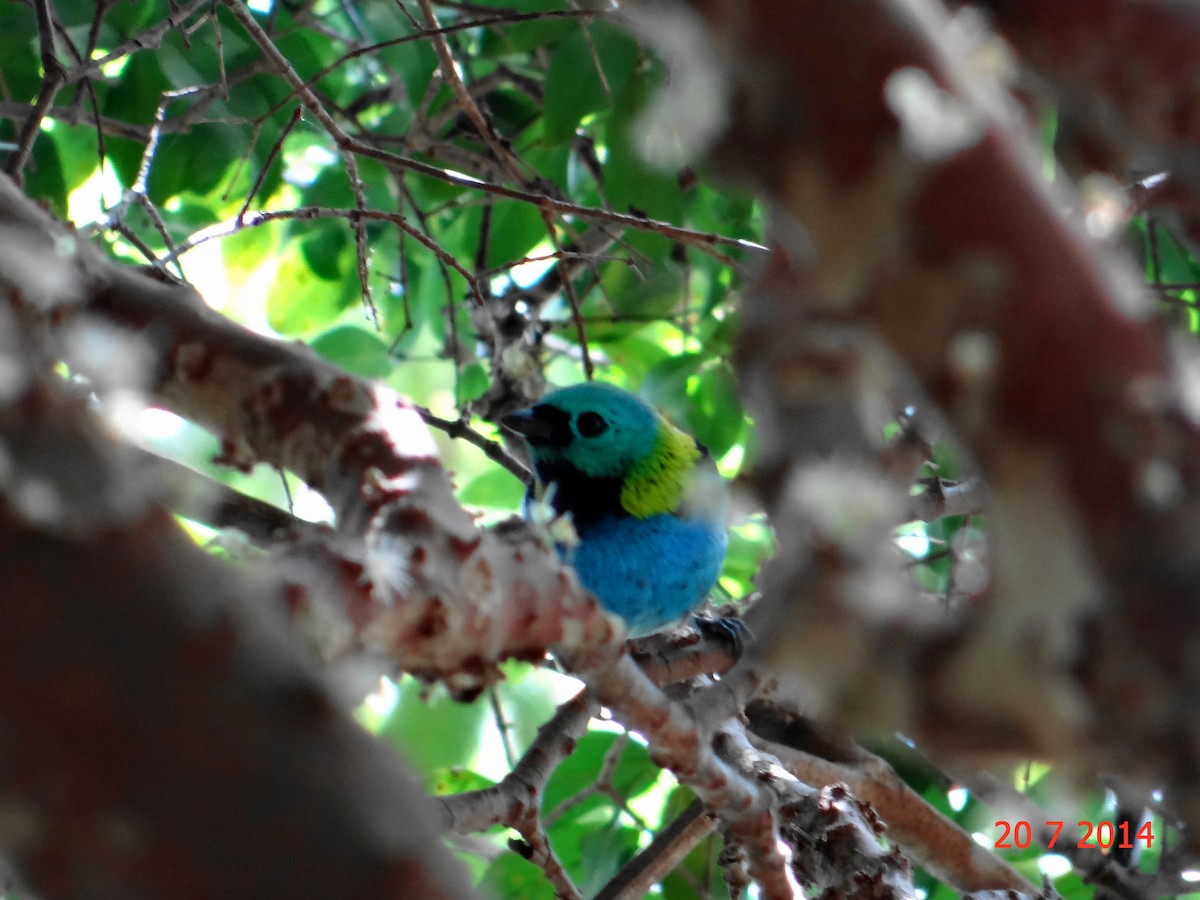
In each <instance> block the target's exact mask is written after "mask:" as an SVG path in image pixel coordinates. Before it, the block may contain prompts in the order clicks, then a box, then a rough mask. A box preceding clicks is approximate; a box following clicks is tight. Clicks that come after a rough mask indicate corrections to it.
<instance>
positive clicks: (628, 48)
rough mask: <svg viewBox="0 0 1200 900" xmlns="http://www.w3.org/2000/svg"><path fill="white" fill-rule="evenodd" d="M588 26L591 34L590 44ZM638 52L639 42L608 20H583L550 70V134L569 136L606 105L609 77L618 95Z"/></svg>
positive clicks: (560, 47) (551, 138) (552, 137)
mask: <svg viewBox="0 0 1200 900" xmlns="http://www.w3.org/2000/svg"><path fill="white" fill-rule="evenodd" d="M584 28H587V29H588V32H589V33H590V35H591V46H589V45H588V40H587V35H585V34H584V30H583V29H584ZM593 48H594V55H593ZM638 54H639V50H638V45H637V42H636V41H634V39H633V38H632V37H630V36H629V34H628V33H627V32H625V31H623V30H620V29H618V28H616V27H614V26H613V25H611V24H609V23H608V22H595V23H593V24H591V25H585V26H583V27H581V28H580V29H579V30H578V31H576V32H575V33H573V34H569V35H567V37H565V38H564V39H563V40H562V42H561V43H560V44H559V45H558V47H557V48H556V49H555V51H554V54H553V55H552V56H551V57H550V65H549V67H548V68H547V70H546V96H545V101H544V107H545V116H546V139H547V140H549V141H552V142H554V143H561V142H563V141H566V140H569V139H570V138H571V136H572V135H573V134H574V133H575V128H576V126H578V125H579V122H580V120H581V119H582V118H583V117H584V116H586V115H588V114H589V113H593V112H596V111H597V110H599V109H602V108H603V107H605V106H606V105H608V103H609V102H610V100H609V93H608V92H606V91H605V81H607V85H608V90H609V91H611V92H612V93H613V94H619V93H620V92H621V91H622V89H623V88H624V87H625V83H626V81H628V79H629V76H630V75H631V74H632V73H633V70H634V67H635V66H636V65H637V60H638ZM597 62H598V63H599V67H600V69H597ZM600 70H603V74H604V80H602V79H601V74H600Z"/></svg>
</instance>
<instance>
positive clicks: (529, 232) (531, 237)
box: [487, 200, 546, 269]
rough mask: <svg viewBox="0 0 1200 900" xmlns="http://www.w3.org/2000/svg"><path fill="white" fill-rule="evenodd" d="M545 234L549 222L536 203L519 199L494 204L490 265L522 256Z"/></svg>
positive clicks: (512, 260)
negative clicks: (544, 218)
mask: <svg viewBox="0 0 1200 900" xmlns="http://www.w3.org/2000/svg"><path fill="white" fill-rule="evenodd" d="M544 237H546V223H545V221H544V220H543V219H542V214H541V212H540V211H539V210H538V208H537V207H536V206H533V205H532V204H529V203H522V202H521V201H519V200H501V201H499V202H498V203H496V204H494V205H493V206H492V221H491V228H490V229H489V231H488V247H487V267H488V268H489V269H492V268H495V267H497V266H500V265H503V264H504V263H506V262H515V261H516V260H519V259H522V258H523V257H525V256H526V255H528V253H529V251H530V250H532V249H533V248H534V246H535V245H536V244H537V243H538V241H540V240H541V239H542V238H544Z"/></svg>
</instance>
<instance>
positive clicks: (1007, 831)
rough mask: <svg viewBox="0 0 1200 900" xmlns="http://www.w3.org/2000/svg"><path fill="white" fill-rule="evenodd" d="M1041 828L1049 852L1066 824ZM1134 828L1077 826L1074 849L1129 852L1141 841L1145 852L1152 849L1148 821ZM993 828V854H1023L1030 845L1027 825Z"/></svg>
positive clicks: (1105, 824)
mask: <svg viewBox="0 0 1200 900" xmlns="http://www.w3.org/2000/svg"><path fill="white" fill-rule="evenodd" d="M1043 824H1044V825H1045V828H1046V833H1047V835H1048V837H1046V838H1045V843H1046V849H1047V850H1053V849H1054V845H1055V844H1056V843H1058V839H1059V838H1060V837H1061V836H1062V833H1063V828H1064V827H1065V826H1066V823H1065V822H1045V823H1043ZM1135 824H1136V823H1131V822H1118V823H1117V824H1116V825H1114V824H1113V823H1112V822H1096V823H1092V822H1077V823H1076V825H1077V826H1078V828H1079V841H1078V843H1076V844H1075V846H1076V847H1090V848H1092V849H1100V850H1111V849H1112V848H1113V847H1116V848H1117V849H1118V850H1132V849H1133V844H1134V842H1137V841H1141V842H1142V843H1143V844H1145V846H1146V849H1147V850H1149V849H1150V848H1151V847H1152V846H1153V845H1154V829H1153V827H1151V824H1150V821H1149V820H1148V819H1147V820H1146V821H1145V822H1143V823H1142V824H1141V825H1140V826H1139V827H1137V828H1136V830H1135V828H1134V825H1135ZM996 828H998V829H999V830H1000V835H999V837H997V838H996V849H997V850H1013V849H1016V850H1024V849H1025V848H1026V847H1029V846H1030V845H1031V844H1032V843H1033V825H1031V824H1030V823H1029V822H1026V821H1019V822H1006V821H1004V820H1001V821H999V822H997V823H996ZM1069 839H1070V838H1069V836H1068V840H1069Z"/></svg>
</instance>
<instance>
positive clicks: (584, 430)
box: [575, 412, 608, 438]
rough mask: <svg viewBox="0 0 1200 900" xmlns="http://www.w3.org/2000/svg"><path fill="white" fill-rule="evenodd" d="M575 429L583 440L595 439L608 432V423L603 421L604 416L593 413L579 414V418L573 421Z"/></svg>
mask: <svg viewBox="0 0 1200 900" xmlns="http://www.w3.org/2000/svg"><path fill="white" fill-rule="evenodd" d="M575 427H576V428H577V429H578V430H579V434H580V436H582V437H585V438H593V437H597V436H598V435H601V434H604V432H606V431H608V423H607V422H605V421H604V416H602V415H600V413H595V412H585V413H580V414H579V418H578V419H576V420H575Z"/></svg>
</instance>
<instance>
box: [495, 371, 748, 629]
mask: <svg viewBox="0 0 1200 900" xmlns="http://www.w3.org/2000/svg"><path fill="white" fill-rule="evenodd" d="M501 424H502V425H503V426H504V427H505V428H507V429H509V430H510V431H513V432H515V433H517V434H518V435H520V436H521V437H522V438H524V439H525V443H526V444H527V445H528V447H529V454H530V457H531V460H532V462H533V466H534V470H535V472H536V474H537V479H538V481H539V482H540V483H541V485H543V486H545V487H546V488H547V496H548V498H549V500H550V504H551V505H552V506H553V508H554V510H555V512H556V513H558V514H559V515H564V514H570V516H571V519H572V521H573V522H574V525H575V530H576V532H577V533H578V535H579V542H578V544H576V546H575V547H574V548H573V549H572V550H567V551H565V553H567V554H569V556H568V558H569V561H570V562H571V563H572V565H574V567H575V572H576V573H577V574H578V576H579V580H580V583H582V584H583V586H584V587H586V588H587V589H588V590H589V591H591V592H592V593H593V594H595V595H596V596H597V597H598V598H599V600H600V602H601V603H602V604H603V605H604V607H605V608H606V609H608V610H609V611H610V612H614V613H616V614H617V615H619V616H621V617H622V618H623V619H624V620H625V623H626V626H627V627H628V629H629V633H630V635H631V636H638V635H644V634H649V633H651V632H653V631H658V630H660V629H663V628H666V627H667V626H670V625H673V624H675V623H676V622H678V621H680V620H681V619H683V618H684V617H685V616H686V615H687V614H688V613H691V612H692V611H694V610H695V609H696V608H697V607H699V606H700V605H701V604H702V603H703V602H704V600H705V598H706V597H707V596H708V592H709V591H710V590H712V587H713V585H714V584H715V583H716V580H717V575H718V574H719V573H720V571H721V563H722V562H723V561H724V559H725V544H726V533H725V513H726V506H727V492H726V489H725V482H724V481H723V479H722V478H721V476H720V475H719V474H718V473H717V469H716V466H715V465H714V464H713V460H712V457H711V456H710V455H709V452H708V450H707V448H706V447H705V446H704V445H703V444H701V443H700V442H699V441H697V440H696V439H695V438H693V437H692V436H691V435H688V434H686V433H684V432H683V431H680V430H679V429H678V428H676V427H675V426H674V425H672V424H671V423H670V422H668V421H667V420H666V419H665V418H663V416H661V415H660V414H659V413H658V412H656V411H655V410H654V409H653V408H652V407H650V406H649V405H647V404H646V403H644V402H643V401H642V400H639V399H638V398H637V397H635V396H633V395H632V394H630V393H628V392H627V391H623V390H621V389H620V388H617V387H614V386H613V385H609V384H600V383H597V382H592V383H589V384H580V385H575V386H573V387H567V388H562V389H560V390H557V391H553V392H552V393H550V394H547V395H546V397H545V398H544V399H543V400H542V402H541V403H539V404H537V405H536V406H533V407H532V408H530V409H523V410H518V411H517V412H513V413H509V414H508V415H506V416H504V417H503V418H502V419H501ZM534 490H535V488H534V487H533V486H531V487H530V492H529V494H527V496H526V510H527V511H528V506H529V502H530V500H531V499H532V497H533V496H534Z"/></svg>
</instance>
